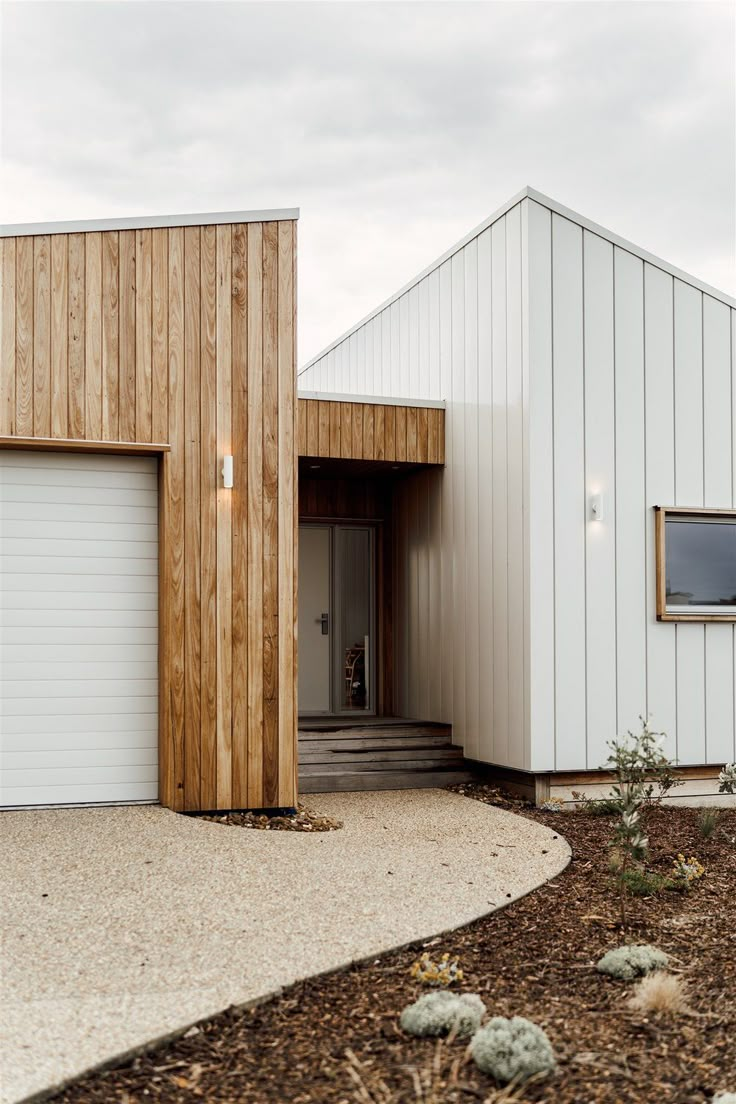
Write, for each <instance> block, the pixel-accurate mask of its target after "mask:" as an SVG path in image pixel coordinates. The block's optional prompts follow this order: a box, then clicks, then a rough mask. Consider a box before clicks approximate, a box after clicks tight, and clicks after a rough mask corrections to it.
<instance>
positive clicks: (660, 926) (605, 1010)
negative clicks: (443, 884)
mask: <svg viewBox="0 0 736 1104" xmlns="http://www.w3.org/2000/svg"><path fill="white" fill-rule="evenodd" d="M458 788H459V787H458ZM462 789H463V790H464V791H466V792H467V793H468V796H475V797H478V798H479V799H480V800H486V801H489V802H494V803H495V802H496V800H497V797H496V794H495V791H493V790H492V789H490V788H489V787H483V786H474V787H473V786H465V787H462ZM514 807H515V808H516V809H517V811H519V812H521V813H522V814H523V815H525V816H529V817H532V818H533V819H535V820H538V821H540V822H541V823H543V824H545V825H547V826H549V827H551V828H552V829H554V830H555V831H559V832H560V833H561V834H562V835H564V836H565V838H566V839H567V840H568V841H569V843H570V845H571V846H572V849H573V859H572V862H571V864H570V866H569V867H568V868H567V870H566V871H564V872H563V873H562V874H561V875H559V876H558V877H557V878H555V879H554V880H553V881H552V882H550V883H549V884H547V885H545V886H543V887H542V888H541V889H539V890H537V891H535V892H534V893H532V894H530V895H529V896H527V897H525V898H524V899H523V900H521V901H518V902H515V903H514V904H512V905H509V906H508V907H507V908H506V909H504V910H503V911H501V912H497V913H493V914H491V915H490V916H488V917H486V918H485V919H483V920H479V921H476V922H475V923H473V924H470V925H468V926H467V927H465V928H462V929H460V930H458V931H456V932H453V933H451V934H449V935H447V936H444V937H442V939H441V940H435V941H432V944H431V945H425V944H416V945H415V946H414V947H413V948H408V949H405V950H401V951H397V952H394V953H391V954H387V955H384V956H382V957H381V958H379V959H376V960H374V961H371V962H370V963H366V964H363V965H360V966H356V967H353V968H351V969H349V970H345V971H341V972H338V973H334V974H331V975H328V976H325V977H322V978H317V979H314V980H312V981H308V982H304V983H300V984H298V985H295V986H293V987H291V988H290V989H289V990H287V991H285V992H284V993H283V994H282V995H281V996H279V997H277V998H275V999H272V1000H270V1001H268V1002H266V1003H263V1004H261V1005H258V1006H256V1007H254V1008H251V1009H247V1010H241V1011H236V1010H230V1011H227V1012H224V1013H223V1014H221V1015H219V1016H217V1017H215V1018H213V1019H211V1020H208V1021H206V1022H204V1023H202V1024H200V1025H199V1026H198V1027H197V1028H196V1029H190V1031H189V1032H188V1033H187V1035H186V1036H185V1037H183V1038H180V1039H178V1040H176V1041H174V1042H172V1043H169V1044H167V1045H165V1046H163V1047H161V1048H160V1049H158V1050H157V1051H155V1052H153V1053H150V1054H147V1055H145V1056H143V1057H138V1058H136V1059H134V1060H131V1061H128V1062H126V1063H122V1064H120V1065H118V1066H116V1067H115V1068H113V1069H108V1070H106V1071H105V1072H102V1073H96V1074H92V1075H89V1076H87V1077H85V1078H82V1079H81V1080H79V1081H78V1082H76V1083H75V1084H74V1085H72V1086H70V1087H69V1088H67V1089H66V1090H65V1091H63V1092H61V1093H60V1094H57V1095H56V1096H55V1097H54V1098H53V1099H54V1100H55V1101H57V1102H62V1101H64V1102H68V1104H72V1102H74V1104H103V1102H104V1104H111V1102H115V1101H118V1102H120V1104H138V1102H141V1104H142V1102H144V1101H145V1102H151V1101H161V1102H165V1104H173V1102H177V1104H190V1102H191V1104H194V1102H201V1101H208V1102H213V1104H236V1102H237V1104H286V1102H287V1101H288V1102H291V1104H353V1102H354V1101H362V1102H364V1104H409V1102H410V1101H413V1102H416V1101H424V1102H425V1104H430V1102H431V1104H457V1102H465V1104H472V1102H473V1101H484V1102H486V1104H491V1102H492V1101H494V1100H500V1099H504V1100H506V1099H514V1100H523V1101H528V1102H546V1104H553V1102H554V1104H629V1102H630V1104H666V1102H672V1104H704V1102H706V1101H707V1102H710V1100H711V1096H712V1094H713V1093H714V1092H716V1091H721V1092H722V1091H724V1090H726V1089H730V1090H731V1091H733V1092H736V810H728V811H723V812H722V814H721V817H720V820H719V823H718V827H717V829H716V832H715V833H714V835H713V836H712V837H711V838H710V839H704V838H703V836H702V834H701V832H700V829H699V817H700V810H697V809H669V808H654V809H652V810H650V812H649V813H648V814H647V827H648V832H649V837H650V844H651V861H650V863H649V869H651V870H652V871H656V872H659V873H661V874H663V875H667V874H669V872H670V870H671V867H672V861H673V858H674V857H675V856H676V855H677V853H678V852H684V853H685V855H688V856H689V855H696V856H697V857H698V858H699V859H700V861H701V862H702V863H703V865H704V867H705V870H706V873H705V875H704V877H703V878H701V879H700V881H698V882H697V883H695V884H694V885H693V886H692V888H691V889H690V890H689V891H688V892H686V893H674V892H672V891H665V892H664V893H662V894H660V895H657V896H654V897H650V898H634V899H632V901H631V902H630V905H629V914H630V930H629V933H628V941H629V942H637V943H654V944H656V945H657V946H659V947H661V948H662V950H664V951H666V952H667V953H668V954H669V955H670V956H671V965H672V967H673V968H674V969H676V970H678V971H682V972H683V974H684V975H685V977H686V978H687V981H688V985H689V990H690V1008H691V1012H690V1013H689V1014H686V1015H665V1014H651V1013H649V1014H643V1013H641V1012H633V1011H631V1010H630V1009H629V1008H628V1007H627V998H628V997H629V995H630V993H631V983H624V982H617V981H614V980H613V979H611V978H608V977H603V976H601V975H600V974H598V973H597V972H596V971H595V969H594V964H595V962H596V960H597V959H598V958H599V957H600V955H602V954H603V953H604V952H605V951H607V950H610V949H611V948H612V947H615V946H617V945H619V943H621V942H622V939H621V933H620V931H619V930H618V920H617V916H618V912H617V898H616V892H615V889H614V885H613V883H612V878H611V874H610V870H609V866H608V848H607V842H608V840H609V838H610V836H611V833H612V827H613V820H612V819H611V818H610V817H594V816H591V815H590V814H589V813H585V812H570V813H567V812H565V813H554V812H547V813H544V812H541V811H539V810H534V809H530V808H528V807H524V806H520V805H515V806H514ZM425 946H429V949H430V952H431V954H432V956H433V957H435V956H437V957H438V956H439V955H440V954H441V953H443V952H445V951H446V952H449V954H450V955H451V956H452V957H457V958H458V959H459V961H460V966H461V967H462V969H463V972H464V980H463V982H462V986H461V988H462V991H464V992H477V993H480V995H481V997H482V998H483V1000H484V1001H485V1003H486V1004H487V1006H488V1008H489V1011H490V1012H491V1013H492V1014H497V1015H505V1016H511V1015H522V1016H526V1017H528V1018H529V1019H532V1020H534V1021H535V1022H536V1023H539V1024H540V1025H541V1026H542V1027H544V1029H545V1030H546V1031H547V1033H548V1035H549V1036H550V1038H551V1040H552V1042H553V1045H554V1047H555V1050H556V1052H557V1056H558V1060H559V1065H558V1068H557V1070H556V1072H555V1073H553V1074H552V1075H551V1076H549V1077H547V1078H546V1079H544V1080H541V1081H537V1082H535V1083H532V1084H528V1085H527V1086H526V1087H525V1088H524V1089H523V1090H521V1091H519V1092H514V1094H513V1095H512V1096H510V1097H507V1096H500V1095H498V1094H497V1092H496V1088H495V1086H494V1084H493V1082H492V1081H491V1080H490V1079H489V1078H488V1077H487V1076H486V1075H484V1074H481V1073H480V1072H479V1071H478V1070H477V1069H476V1068H475V1066H474V1065H473V1063H472V1062H468V1061H464V1057H463V1056H464V1054H465V1046H464V1044H463V1043H461V1042H455V1043H451V1044H449V1045H448V1044H446V1043H441V1044H435V1043H434V1042H432V1041H429V1040H417V1039H413V1038H411V1037H408V1036H406V1035H404V1034H403V1032H402V1031H401V1029H400V1028H399V1026H398V1017H399V1014H400V1012H401V1010H402V1009H403V1008H404V1007H405V1005H407V1004H408V1003H410V1002H411V1001H412V1000H414V999H416V997H417V995H419V993H420V992H423V991H427V990H426V989H420V988H419V987H418V985H417V984H416V983H415V982H414V981H412V979H411V977H410V974H409V969H410V966H411V964H412V962H413V961H414V960H415V959H416V958H417V956H418V954H419V953H421V951H422V950H423V949H424V948H425ZM453 1062H454V1065H455V1069H454V1071H453V1069H452V1065H453ZM433 1063H435V1064H436V1067H437V1069H436V1071H435V1073H434V1074H433V1075H432V1074H431V1067H432V1065H433ZM437 1071H439V1072H437ZM431 1081H433V1082H434V1087H433V1088H432V1089H429V1088H425V1089H424V1090H421V1092H420V1091H419V1090H418V1089H417V1087H416V1085H417V1084H418V1083H422V1082H424V1083H425V1085H429V1083H430V1082H431Z"/></svg>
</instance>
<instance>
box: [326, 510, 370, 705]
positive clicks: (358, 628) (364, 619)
mask: <svg viewBox="0 0 736 1104" xmlns="http://www.w3.org/2000/svg"><path fill="white" fill-rule="evenodd" d="M334 578H335V629H336V633H335V639H334V642H333V646H334V649H335V655H334V659H335V681H334V687H335V701H334V708H335V710H336V711H337V712H341V713H342V712H353V711H362V712H370V711H371V710H373V708H374V693H373V681H374V679H373V652H374V649H373V637H374V614H373V530H372V529H369V528H365V527H362V528H358V527H355V528H351V527H349V526H337V527H336V529H335V572H334Z"/></svg>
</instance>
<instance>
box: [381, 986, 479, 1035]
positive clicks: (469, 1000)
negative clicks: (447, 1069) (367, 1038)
mask: <svg viewBox="0 0 736 1104" xmlns="http://www.w3.org/2000/svg"><path fill="white" fill-rule="evenodd" d="M485 1013H486V1006H485V1005H484V1003H483V1001H482V1000H481V999H480V997H479V996H476V994H475V993H464V994H462V995H461V994H458V993H450V992H448V990H446V989H440V990H439V991H438V992H436V993H426V994H425V995H424V996H423V997H420V998H419V1000H417V1001H415V1002H414V1004H410V1005H409V1007H408V1008H405V1009H404V1011H403V1012H402V1013H401V1021H400V1022H401V1026H402V1028H403V1030H404V1031H406V1032H408V1034H409V1035H417V1036H419V1037H420V1038H422V1037H425V1036H438V1035H449V1034H450V1032H451V1031H454V1032H455V1033H456V1034H457V1035H458V1036H459V1037H467V1036H468V1035H473V1034H474V1033H475V1032H476V1031H477V1030H478V1028H479V1027H480V1024H481V1020H482V1019H483V1017H484V1016H485Z"/></svg>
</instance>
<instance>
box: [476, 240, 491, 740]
mask: <svg viewBox="0 0 736 1104" xmlns="http://www.w3.org/2000/svg"><path fill="white" fill-rule="evenodd" d="M491 290H492V289H491V230H490V228H488V229H486V230H484V231H483V233H482V234H480V236H479V237H478V308H479V309H478V553H479V557H480V560H479V568H478V668H479V679H480V684H479V695H478V712H479V716H480V718H481V722H480V723H481V726H486V725H487V726H489V732H488V736H489V737H491V736H493V735H494V733H493V729H492V727H491V725H492V718H493V702H494V697H495V696H494V693H493V674H494V671H493V668H494V637H493V571H494V566H493V565H494V548H493V466H492V459H493V449H492V433H493V401H492V399H493V389H492V371H493V360H492V340H491V321H492V319H491V313H492V311H491ZM490 750H491V752H493V753H494V754H495V748H494V747H493V746H491V749H490ZM478 757H479V758H480V752H479V753H478Z"/></svg>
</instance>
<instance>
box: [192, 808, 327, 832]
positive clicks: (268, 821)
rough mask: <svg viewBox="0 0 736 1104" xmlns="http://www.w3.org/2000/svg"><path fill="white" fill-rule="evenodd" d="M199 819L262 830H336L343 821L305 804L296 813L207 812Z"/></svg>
mask: <svg viewBox="0 0 736 1104" xmlns="http://www.w3.org/2000/svg"><path fill="white" fill-rule="evenodd" d="M198 819H199V820H209V821H212V822H213V823H214V824H229V825H230V826H231V827H235V828H255V829H256V830H257V831H261V832H336V831H337V830H338V829H339V828H342V821H340V820H334V819H333V818H332V817H326V816H319V815H318V814H317V813H313V812H312V811H311V809H308V808H307V807H306V806H305V805H300V806H299V807H298V809H297V810H296V812H295V813H283V814H280V815H276V816H274V815H272V814H269V813H205V814H200V815H199V816H198Z"/></svg>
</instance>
